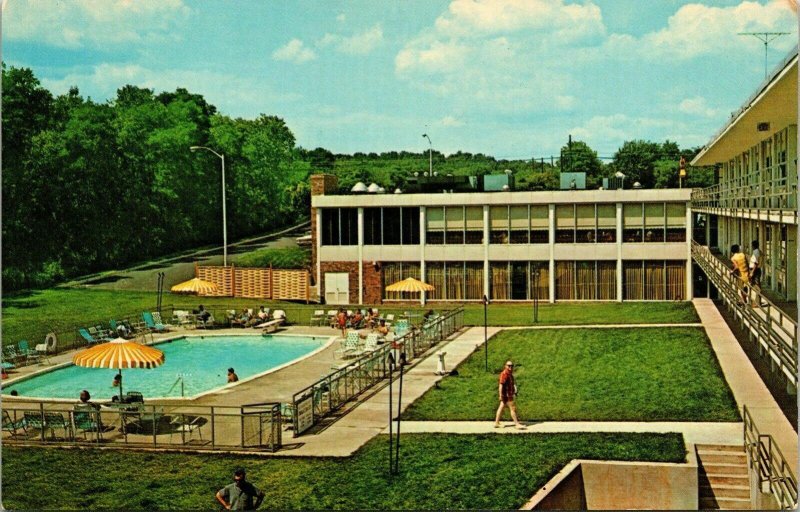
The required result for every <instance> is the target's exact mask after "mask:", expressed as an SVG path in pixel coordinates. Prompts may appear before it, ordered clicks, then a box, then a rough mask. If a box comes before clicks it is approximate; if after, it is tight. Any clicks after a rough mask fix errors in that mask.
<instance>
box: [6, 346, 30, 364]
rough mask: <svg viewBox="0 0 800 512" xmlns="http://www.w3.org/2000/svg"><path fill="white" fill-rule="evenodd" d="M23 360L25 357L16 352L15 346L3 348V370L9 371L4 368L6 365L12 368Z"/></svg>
mask: <svg viewBox="0 0 800 512" xmlns="http://www.w3.org/2000/svg"><path fill="white" fill-rule="evenodd" d="M25 359H26V357H25V355H24V354H20V353H19V352H18V351H17V347H16V345H6V346H5V347H3V368H5V369H9V368H7V367H6V364H10V365H11V368H13V367H14V366H16V365H18V364H21V363H24V362H25Z"/></svg>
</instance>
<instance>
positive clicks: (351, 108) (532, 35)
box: [2, 0, 797, 158]
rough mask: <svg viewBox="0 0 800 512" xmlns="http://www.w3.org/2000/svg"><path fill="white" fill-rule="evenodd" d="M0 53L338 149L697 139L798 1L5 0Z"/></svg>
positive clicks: (85, 82)
mask: <svg viewBox="0 0 800 512" xmlns="http://www.w3.org/2000/svg"><path fill="white" fill-rule="evenodd" d="M2 5H3V19H2V21H3V35H2V43H3V60H4V61H5V62H7V63H9V64H11V65H16V66H26V67H30V68H32V69H33V70H34V72H35V73H36V75H37V76H38V77H39V78H40V79H41V81H42V83H43V84H44V85H45V86H46V87H47V88H49V89H50V90H52V91H53V92H54V93H56V94H60V93H63V92H66V91H67V90H68V89H69V87H70V86H72V85H76V86H78V88H79V89H80V91H81V93H82V94H83V95H85V96H90V97H92V98H93V99H94V100H96V101H105V100H107V99H109V98H113V96H114V95H115V92H116V90H117V89H118V88H120V87H122V86H123V85H125V84H135V85H139V86H144V87H149V88H153V89H155V90H156V92H159V91H164V90H174V89H175V88H176V87H186V88H188V89H189V90H190V91H192V92H197V93H200V94H203V95H204V96H205V97H206V99H207V100H208V101H210V102H211V103H213V104H214V105H216V106H217V107H218V108H219V110H220V111H221V112H223V113H225V114H228V115H231V116H238V117H246V118H252V117H255V116H257V115H259V114H260V113H266V114H272V115H277V116H280V117H282V118H284V119H285V120H286V122H287V123H288V125H289V127H290V128H291V129H292V131H293V132H294V133H295V135H296V137H297V141H298V144H299V145H302V146H303V147H306V148H314V147H318V146H322V147H325V148H328V149H330V150H332V151H334V152H344V153H352V152H356V151H363V152H371V151H375V152H381V151H388V150H410V151H421V150H425V149H427V141H426V140H425V139H423V138H422V137H421V134H422V133H425V132H427V133H428V134H429V135H430V137H431V139H432V141H433V145H434V147H435V148H436V149H438V150H440V151H443V152H445V153H452V152H455V151H458V150H462V151H469V152H473V153H476V152H482V153H487V154H492V155H495V156H497V157H504V158H531V157H542V156H549V155H551V154H556V155H557V154H558V151H559V148H560V147H561V146H562V145H563V144H564V143H565V141H566V140H567V136H568V135H569V134H572V135H573V138H575V139H579V140H584V141H586V142H587V143H588V144H589V145H590V146H592V147H593V148H595V149H596V150H597V151H598V152H599V153H600V155H601V156H606V155H612V154H613V153H614V151H615V150H616V149H617V148H618V147H619V146H620V145H621V144H622V143H623V141H625V140H630V139H639V138H641V139H650V140H657V141H663V140H665V139H670V140H673V141H676V142H678V143H679V144H680V145H681V146H682V147H690V146H697V145H702V144H704V143H705V142H707V141H708V140H709V138H710V137H711V135H712V134H713V133H714V132H715V131H716V130H717V129H719V128H720V127H721V126H722V125H723V124H724V122H725V121H726V119H727V118H728V116H729V115H730V112H731V111H733V110H735V109H737V108H738V107H739V106H741V104H742V103H743V102H744V100H745V99H746V98H747V97H748V96H749V95H750V94H751V93H752V92H753V90H754V89H755V87H756V86H757V85H758V84H759V83H760V82H761V81H762V80H763V75H764V60H763V45H762V44H761V43H760V42H759V41H758V40H756V39H755V38H752V37H742V36H739V35H737V33H738V32H743V31H786V32H790V33H791V34H790V35H788V36H784V37H782V38H779V39H778V40H776V41H775V42H773V43H772V44H771V45H770V54H769V64H770V68H771V67H772V66H774V65H775V64H776V63H777V62H778V61H779V60H780V59H781V58H783V57H784V56H785V55H786V53H787V52H788V51H789V50H790V49H791V48H792V47H793V46H794V45H795V44H796V42H797V17H796V16H797V15H796V5H797V0H770V1H767V0H760V1H741V0H714V1H711V0H708V1H705V2H689V1H684V0H657V1H656V0H654V1H643V0H591V1H589V0H585V1H565V0H452V1H435V0H425V1H417V0H404V1H402V2H389V1H386V0H371V1H363V0H354V1H348V2H336V1H332V0H317V1H311V0H305V1H295V2H289V1H270V2H267V1H255V0H236V1H234V0H228V1H221V0H203V1H194V0H140V1H134V0H118V1H111V0H71V1H55V0H4V1H3V4H2Z"/></svg>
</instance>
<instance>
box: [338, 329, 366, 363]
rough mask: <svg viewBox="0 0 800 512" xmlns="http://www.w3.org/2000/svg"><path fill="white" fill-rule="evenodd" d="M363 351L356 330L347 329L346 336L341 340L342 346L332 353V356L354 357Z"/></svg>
mask: <svg viewBox="0 0 800 512" xmlns="http://www.w3.org/2000/svg"><path fill="white" fill-rule="evenodd" d="M362 353H363V350H362V349H361V338H360V337H359V336H358V333H357V332H356V331H347V337H346V338H345V339H344V341H343V342H342V348H340V349H339V350H337V351H335V352H334V353H333V355H334V357H337V358H339V357H341V358H343V359H346V358H348V357H356V356H359V355H361V354H362Z"/></svg>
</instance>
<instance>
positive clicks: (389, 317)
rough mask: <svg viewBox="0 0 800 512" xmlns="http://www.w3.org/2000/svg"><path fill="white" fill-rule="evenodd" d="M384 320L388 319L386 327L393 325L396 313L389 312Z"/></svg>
mask: <svg viewBox="0 0 800 512" xmlns="http://www.w3.org/2000/svg"><path fill="white" fill-rule="evenodd" d="M384 320H385V321H386V327H391V326H392V324H393V323H394V313H389V314H388V315H386V318H384Z"/></svg>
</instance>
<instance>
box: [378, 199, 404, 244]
mask: <svg viewBox="0 0 800 512" xmlns="http://www.w3.org/2000/svg"><path fill="white" fill-rule="evenodd" d="M400 231H401V227H400V208H383V230H382V234H383V245H400Z"/></svg>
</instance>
